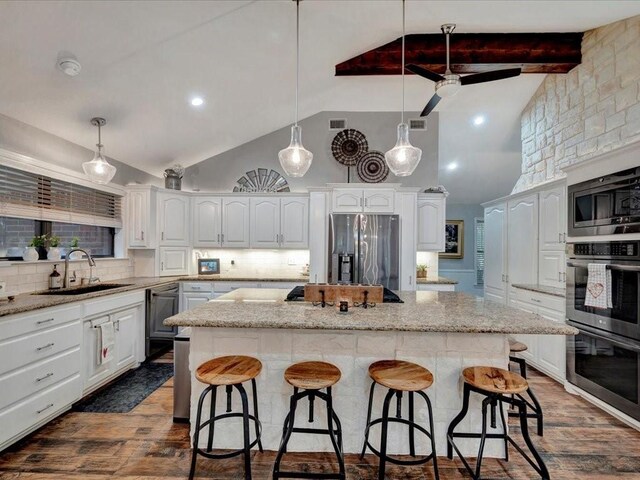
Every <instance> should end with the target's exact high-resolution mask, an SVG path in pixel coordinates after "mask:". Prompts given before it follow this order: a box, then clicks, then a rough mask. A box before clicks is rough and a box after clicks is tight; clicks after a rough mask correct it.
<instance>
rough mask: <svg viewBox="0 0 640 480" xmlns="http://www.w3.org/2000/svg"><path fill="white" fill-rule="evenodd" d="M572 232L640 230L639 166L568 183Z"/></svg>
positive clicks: (585, 234) (632, 231) (606, 233)
mask: <svg viewBox="0 0 640 480" xmlns="http://www.w3.org/2000/svg"><path fill="white" fill-rule="evenodd" d="M568 195H569V198H568V204H569V236H571V237H579V236H588V235H611V234H618V233H635V232H640V167H637V168H631V169H628V170H623V171H621V172H617V173H613V174H611V175H607V176H605V177H599V178H594V179H593V180H589V181H586V182H582V183H577V184H575V185H569V187H568Z"/></svg>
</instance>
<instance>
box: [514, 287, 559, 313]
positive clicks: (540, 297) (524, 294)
mask: <svg viewBox="0 0 640 480" xmlns="http://www.w3.org/2000/svg"><path fill="white" fill-rule="evenodd" d="M518 299H519V300H521V301H523V302H527V303H530V304H532V305H537V306H538V307H545V308H548V309H550V310H555V311H556V312H559V313H564V311H565V299H564V298H562V297H556V296H555V295H545V294H544V293H538V292H528V291H526V290H519V291H518Z"/></svg>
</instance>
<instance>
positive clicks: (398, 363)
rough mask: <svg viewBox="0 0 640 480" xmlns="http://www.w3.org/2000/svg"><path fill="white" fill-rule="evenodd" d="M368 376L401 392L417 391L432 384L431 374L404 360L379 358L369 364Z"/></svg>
mask: <svg viewBox="0 0 640 480" xmlns="http://www.w3.org/2000/svg"><path fill="white" fill-rule="evenodd" d="M369 376H370V377H371V379H372V380H373V381H374V382H376V383H379V384H380V385H382V386H384V387H387V388H390V389H392V390H398V391H401V392H417V391H419V390H426V389H427V388H429V387H430V386H431V385H433V374H432V373H431V372H430V371H429V370H427V369H426V368H424V367H421V366H420V365H417V364H415V363H411V362H406V361H404V360H380V361H378V362H374V363H372V364H371V365H370V366H369Z"/></svg>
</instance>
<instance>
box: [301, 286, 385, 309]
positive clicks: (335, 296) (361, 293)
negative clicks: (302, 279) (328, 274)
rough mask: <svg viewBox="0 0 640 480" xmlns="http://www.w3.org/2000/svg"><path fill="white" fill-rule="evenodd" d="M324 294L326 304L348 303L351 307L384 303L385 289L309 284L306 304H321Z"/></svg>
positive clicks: (305, 295)
mask: <svg viewBox="0 0 640 480" xmlns="http://www.w3.org/2000/svg"><path fill="white" fill-rule="evenodd" d="M323 292H324V301H325V302H340V301H345V300H346V301H348V302H349V304H350V305H353V304H354V302H355V303H364V302H365V296H366V301H367V302H368V303H382V300H383V298H384V287H383V286H382V285H360V284H353V285H341V284H329V283H307V284H306V285H305V286H304V301H305V302H316V303H317V302H321V301H322V300H323V298H322V293H323ZM365 292H366V295H365Z"/></svg>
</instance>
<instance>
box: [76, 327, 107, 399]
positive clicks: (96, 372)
mask: <svg viewBox="0 0 640 480" xmlns="http://www.w3.org/2000/svg"><path fill="white" fill-rule="evenodd" d="M109 321H110V319H109V315H103V316H101V317H97V318H94V319H92V320H87V321H85V322H84V323H83V325H82V358H83V362H82V363H83V365H82V369H83V375H82V379H83V390H87V389H90V388H91V387H93V386H94V385H97V384H98V383H100V382H102V381H103V380H105V379H106V378H108V377H109V376H110V375H111V373H112V372H113V370H114V367H113V364H114V359H111V360H110V361H108V362H105V363H103V364H102V365H99V364H98V359H99V357H98V349H99V348H100V329H99V328H94V327H97V326H98V325H100V324H101V323H105V322H109Z"/></svg>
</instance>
